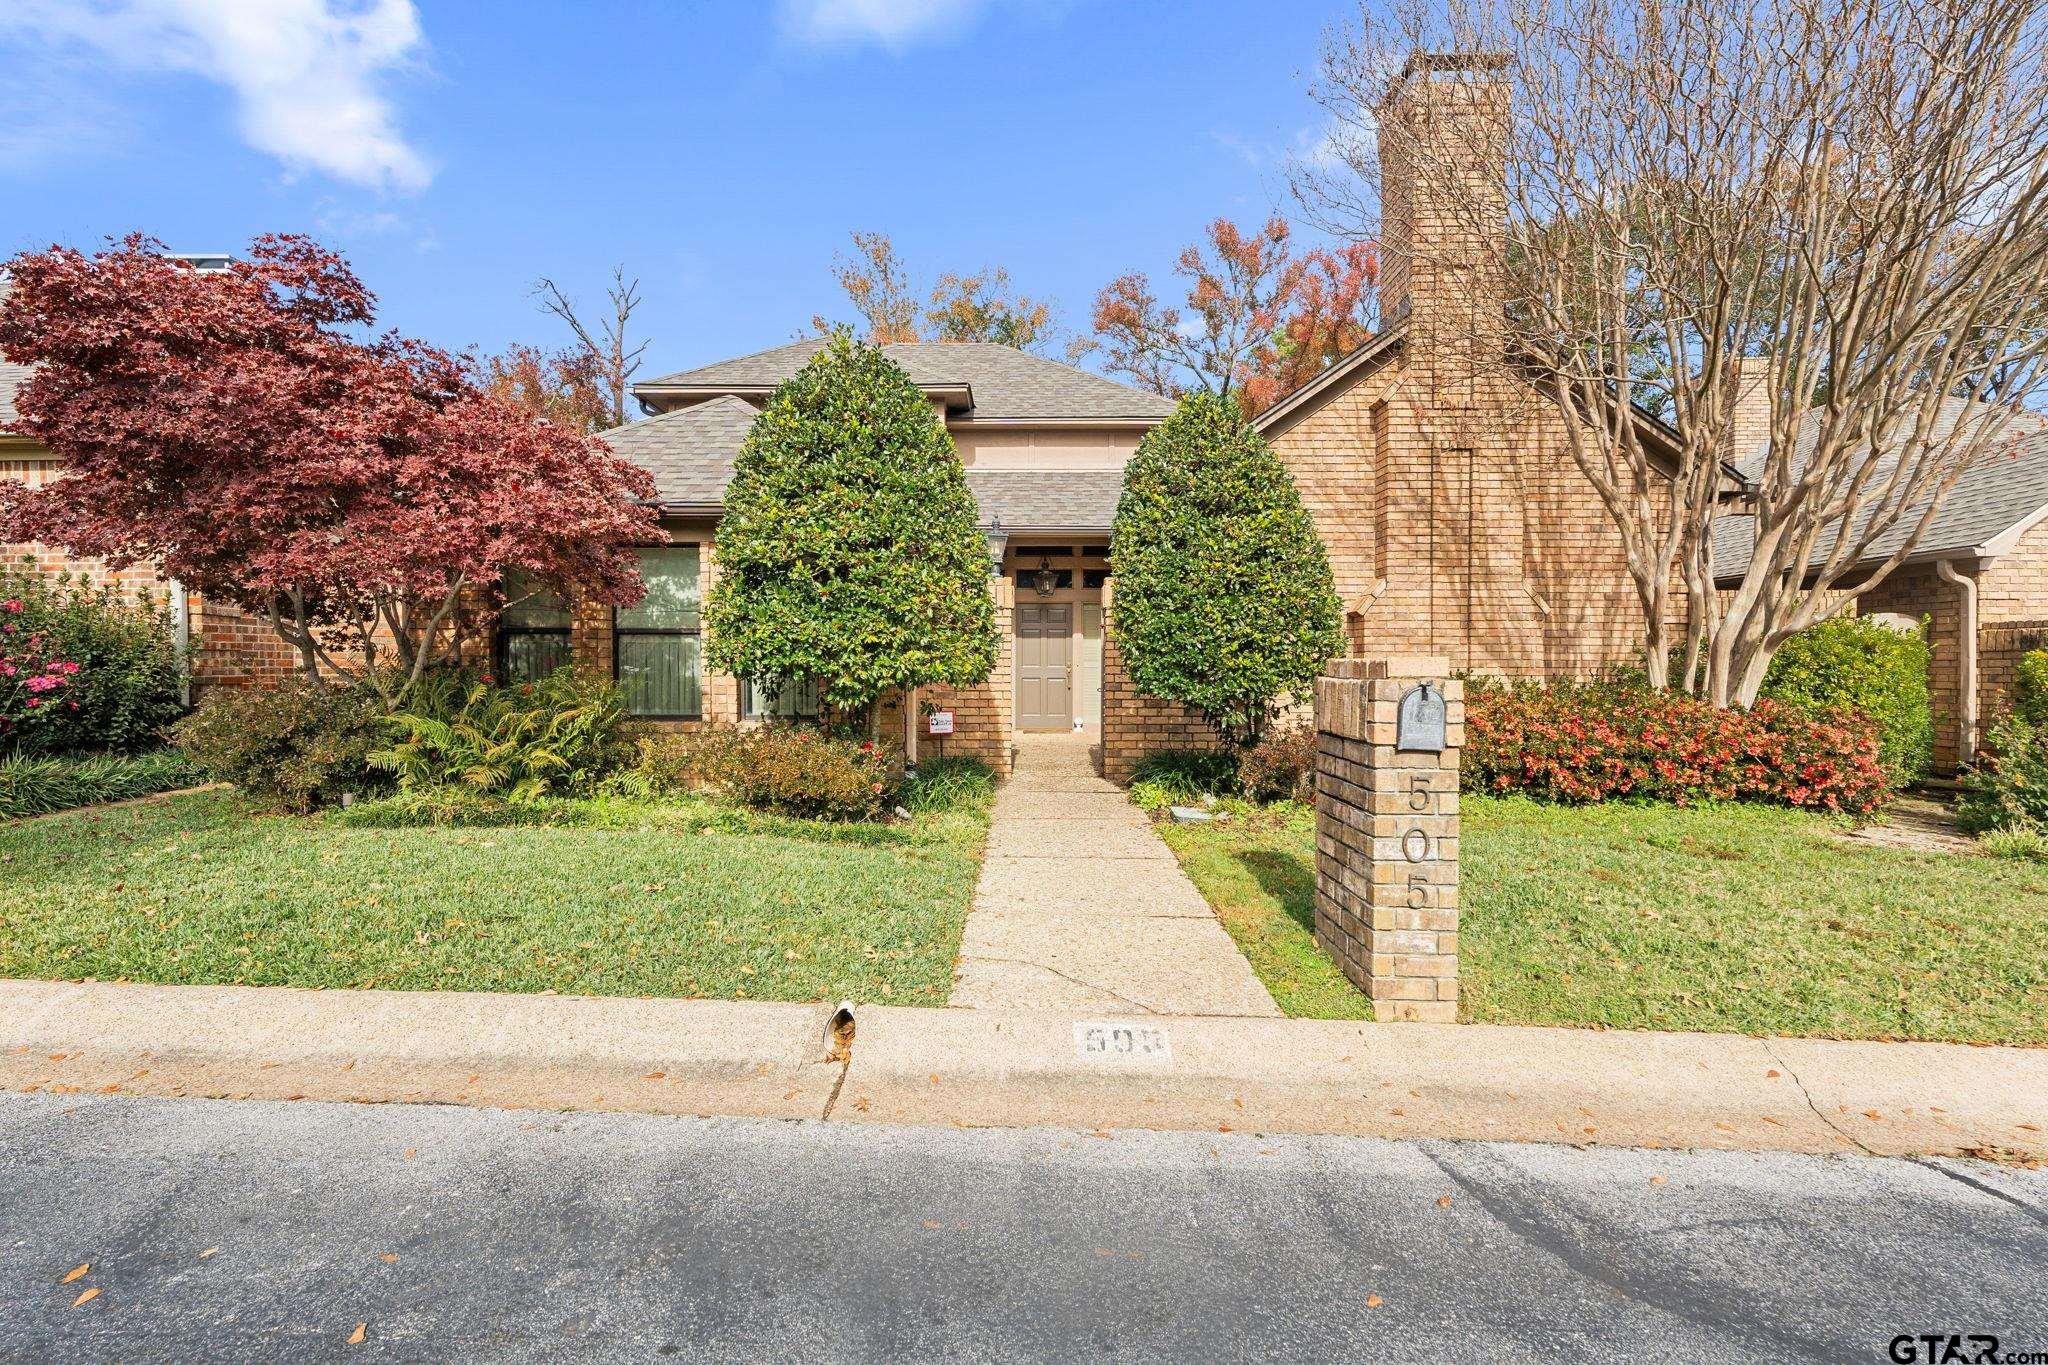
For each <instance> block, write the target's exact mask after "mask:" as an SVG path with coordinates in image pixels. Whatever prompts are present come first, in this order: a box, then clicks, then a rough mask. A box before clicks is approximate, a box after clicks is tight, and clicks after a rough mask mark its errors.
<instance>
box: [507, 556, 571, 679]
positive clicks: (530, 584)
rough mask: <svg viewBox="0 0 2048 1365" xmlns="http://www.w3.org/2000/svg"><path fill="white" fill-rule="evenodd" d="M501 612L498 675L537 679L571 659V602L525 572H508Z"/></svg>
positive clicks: (510, 677)
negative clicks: (503, 606) (503, 604)
mask: <svg viewBox="0 0 2048 1365" xmlns="http://www.w3.org/2000/svg"><path fill="white" fill-rule="evenodd" d="M504 590H505V608H504V610H503V611H500V612H499V613H498V641H497V644H498V649H497V654H498V676H499V677H500V678H502V679H503V680H504V681H505V682H507V683H528V682H537V681H539V680H540V679H542V678H545V677H546V676H547V675H548V674H550V673H552V672H554V671H555V670H556V669H558V668H561V667H563V666H564V665H566V664H567V663H568V662H569V603H568V602H567V601H566V600H565V599H564V598H563V597H562V595H561V594H560V593H557V592H550V591H548V590H547V589H546V588H544V587H542V586H541V585H540V584H539V583H538V582H536V581H535V580H534V579H532V578H530V577H528V576H527V575H525V574H522V573H517V572H514V573H509V574H506V575H505V585H504Z"/></svg>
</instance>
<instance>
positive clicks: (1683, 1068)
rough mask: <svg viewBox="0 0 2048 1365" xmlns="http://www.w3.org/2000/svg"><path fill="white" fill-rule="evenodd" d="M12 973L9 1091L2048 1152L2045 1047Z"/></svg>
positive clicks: (5, 1024) (6, 991) (4, 1012)
mask: <svg viewBox="0 0 2048 1365" xmlns="http://www.w3.org/2000/svg"><path fill="white" fill-rule="evenodd" d="M853 1015H854V1018H853V1025H854V1027H853V1030H852V1033H851V1036H850V1037H849V1036H847V1034H846V1033H845V1031H844V1030H839V1031H835V1030H834V1028H833V1024H834V1016H835V1011H834V1010H833V1009H832V1008H831V1007H828V1006H824V1005H794V1004H789V1005H783V1004H756V1003H750V1002H727V1001H669V1000H634V999H588V998H577V997H559V996H518V995H483V994H461V993H454V992H431V991H429V992H399V991H301V990H289V989H284V988H279V987H235V986H218V987H215V986H118V985H105V984H72V983H65V982H45V981H0V1088H5V1089H9V1090H17V1091H23V1092H27V1093H44V1094H59V1095H63V1094H136V1095H162V1096H194V1097H208V1098H235V1099H239V1098H257V1099H310V1100H349V1101H359V1102H369V1103H384V1102H396V1103H437V1104H461V1105H470V1106H477V1107H506V1108H540V1109H595V1110H627V1111H634V1112H641V1113H656V1114H692V1115H717V1114H730V1115H741V1116H750V1117H764V1118H811V1119H818V1118H823V1119H830V1120H833V1121H837V1122H850V1123H910V1124H938V1125H947V1126H988V1127H1013V1126H1023V1125H1046V1124H1049V1125H1055V1126H1059V1127H1066V1128H1079V1129H1090V1130H1106V1129H1109V1128H1117V1127H1125V1128H1154V1129H1191V1130H1207V1131H1212V1132H1213V1131H1218V1130H1226V1131H1238V1132H1297V1133H1333V1134H1354V1135H1366V1136H1380V1137H1398V1138H1412V1137H1425V1136H1428V1137H1446V1138H1461V1139H1474V1138H1477V1139H1491V1140H1498V1141H1525V1142H1553V1143H1569V1144H1572V1145H1576V1146H1588V1145H1603V1146H1623V1147H1704V1148H1725V1149H1747V1150H1780V1151H1798V1152H1864V1153H1869V1154H1873V1155H1881V1156H1906V1155H1921V1154H1930V1155H1957V1154H1963V1155H1985V1156H1994V1157H1999V1158H2002V1159H2018V1160H2034V1161H2043V1160H2048V1131H2044V1129H2048V1049H2040V1048H1998V1047H1964V1046H1957V1045H1952V1044H1943V1043H1843V1042H1828V1041H1822V1040H1814V1039H1789V1038H1743V1037H1736V1036H1727V1035H1718V1034H1675V1033H1623V1032H1594V1031H1591V1030H1578V1029H1547V1028H1502V1027H1494V1026H1487V1025H1470V1024H1467V1025H1457V1024H1442V1025H1438V1024H1356V1023H1334V1022H1319V1021H1313V1020H1289V1019H1222V1018H1173V1019H1169V1018H1162V1017H1160V1016H1156V1015H1152V1016H1129V1015H1124V1016H1114V1015H1111V1016H1105V1017H1102V1018H1089V1017H1086V1016H1080V1015H1076V1014H1073V1013H1048V1012H1045V1011H1032V1012H1009V1011H992V1010H955V1009H906V1008H898V1007H887V1006H865V1005H864V1006H860V1007H858V1008H857V1009H856V1010H854V1011H853Z"/></svg>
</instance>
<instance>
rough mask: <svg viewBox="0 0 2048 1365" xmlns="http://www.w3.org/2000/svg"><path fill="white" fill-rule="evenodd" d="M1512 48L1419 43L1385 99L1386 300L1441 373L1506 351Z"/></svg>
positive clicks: (1428, 371) (1426, 368) (1429, 366)
mask: <svg viewBox="0 0 2048 1365" xmlns="http://www.w3.org/2000/svg"><path fill="white" fill-rule="evenodd" d="M1507 69H1508V58H1507V56H1506V55H1505V54H1503V53H1497V52H1423V53H1417V54H1416V55H1415V56H1413V57H1411V58H1409V59H1408V63H1407V65H1405V66H1404V67H1402V68H1401V74H1400V76H1398V77H1397V78H1396V79H1395V80H1394V82H1393V84H1392V86H1391V87H1389V89H1388V91H1387V94H1386V97H1385V98H1384V99H1383V100H1382V101H1381V102H1380V108H1379V144H1380V206H1381V243H1380V246H1381V267H1380V270H1381V274H1380V311H1381V316H1382V317H1384V318H1385V319H1386V322H1387V324H1388V325H1390V326H1391V325H1398V324H1400V323H1404V322H1405V323H1406V324H1407V326H1408V347H1409V356H1410V364H1411V365H1412V366H1415V367H1416V368H1417V370H1418V371H1419V372H1420V374H1421V375H1422V376H1426V377H1428V378H1429V379H1432V380H1437V381H1441V382H1443V383H1446V384H1450V383H1455V382H1456V381H1457V380H1459V379H1465V380H1469V379H1470V378H1471V377H1472V376H1473V375H1474V374H1475V373H1477V372H1479V371H1481V370H1483V369H1485V368H1488V366H1489V362H1497V361H1498V360H1499V359H1500V350H1501V346H1502V339H1501V330H1502V322H1501V319H1502V310H1503V308H1504V307H1505V306H1506V301H1505V298H1504V293H1503V286H1502V282H1501V258H1502V254H1503V249H1504V247H1505V243H1506V234H1507V144H1508V79H1507V74H1506V73H1507Z"/></svg>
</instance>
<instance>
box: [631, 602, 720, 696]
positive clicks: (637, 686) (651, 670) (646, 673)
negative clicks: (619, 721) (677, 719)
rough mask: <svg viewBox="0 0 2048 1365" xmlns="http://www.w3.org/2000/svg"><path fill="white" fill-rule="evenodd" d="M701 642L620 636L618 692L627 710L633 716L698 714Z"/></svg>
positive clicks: (689, 638)
mask: <svg viewBox="0 0 2048 1365" xmlns="http://www.w3.org/2000/svg"><path fill="white" fill-rule="evenodd" d="M624 614H625V613H623V612H621V613H620V615H621V616H623V615H624ZM700 643H701V642H700V641H699V640H698V638H697V637H696V636H694V635H621V636H619V637H618V646H619V690H620V691H622V692H624V693H625V694H626V709H627V710H628V711H630V712H632V713H633V714H634V715H636V716H695V715H698V714H700V713H701V712H702V710H703V705H704V698H703V691H702V684H701V682H700V680H699V677H698V666H699V659H700V657H701V651H700V649H699V645H700Z"/></svg>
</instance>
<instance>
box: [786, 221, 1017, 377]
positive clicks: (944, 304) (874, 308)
mask: <svg viewBox="0 0 2048 1365" xmlns="http://www.w3.org/2000/svg"><path fill="white" fill-rule="evenodd" d="M832 278H833V279H835V280H837V281H838V282H839V287H840V289H841V290H843V291H844V292H845V294H846V301H847V302H848V303H850V304H852V305H853V308H854V311H855V312H857V313H859V314H860V316H861V321H862V324H863V326H862V328H861V338H862V340H864V341H867V342H869V343H870V344H872V345H876V346H884V345H887V344H889V343H890V342H895V341H988V342H994V343H995V344H997V345H1000V346H1014V347H1016V348H1017V349H1018V350H1020V351H1029V350H1033V349H1035V348H1037V347H1039V346H1042V345H1044V344H1046V343H1048V342H1050V341H1052V340H1053V339H1054V336H1055V334H1056V332H1057V329H1056V327H1055V326H1054V323H1053V310H1052V305H1051V304H1050V303H1048V302H1046V301H1044V300H1042V299H1033V298H1030V297H1027V296H1026V295H1023V294H1020V293H1018V292H1017V291H1016V289H1015V287H1014V286H1013V285H1012V284H1011V283H1010V272H1009V271H1007V270H1005V269H1004V268H1003V267H1001V266H991V267H989V268H987V269H985V270H980V271H977V272H975V273H974V274H971V275H959V274H954V273H952V272H951V271H948V272H946V273H944V274H941V275H940V276H939V277H938V279H937V280H936V281H934V282H933V284H932V287H931V289H930V290H929V291H924V290H921V289H919V288H918V286H917V285H916V284H915V283H914V282H913V281H912V279H911V274H910V268H909V267H908V266H907V265H905V264H904V262H903V258H902V257H900V256H898V255H897V254H896V244H895V243H894V242H892V241H891V240H890V239H889V234H887V233H886V232H856V233H854V234H853V254H852V255H851V256H841V257H839V258H838V259H837V260H836V261H834V262H833V266H832ZM920 298H922V299H923V302H922V303H920V302H919V300H920ZM811 325H812V327H813V328H814V329H815V330H816V331H817V332H818V333H819V335H821V336H822V335H826V334H828V333H830V332H831V330H832V324H831V322H829V321H828V320H827V319H826V318H825V317H823V316H822V315H820V316H818V317H814V318H812V319H811Z"/></svg>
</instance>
